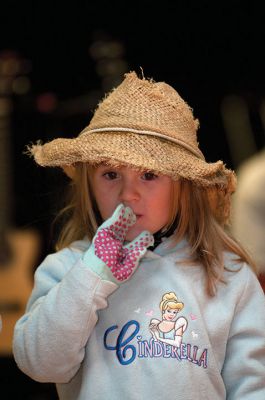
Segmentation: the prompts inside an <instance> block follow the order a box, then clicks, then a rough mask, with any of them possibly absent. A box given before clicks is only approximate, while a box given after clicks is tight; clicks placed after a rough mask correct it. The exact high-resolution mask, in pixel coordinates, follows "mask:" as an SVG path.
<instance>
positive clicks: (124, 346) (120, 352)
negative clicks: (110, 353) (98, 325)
mask: <svg viewBox="0 0 265 400" xmlns="http://www.w3.org/2000/svg"><path fill="white" fill-rule="evenodd" d="M133 325H134V326H135V329H134V331H133V332H132V333H131V334H130V336H129V337H128V338H127V339H125V340H124V336H125V335H126V333H127V331H128V330H129V329H130V327H131V326H133ZM116 329H118V325H113V326H111V327H110V328H108V329H107V330H106V332H105V334H104V346H105V348H106V349H107V350H116V355H117V358H118V360H119V362H120V363H121V364H122V365H127V364H131V363H132V362H133V361H134V360H135V357H136V348H135V346H133V345H132V344H128V343H129V342H131V341H132V340H133V338H134V337H135V336H136V335H137V333H138V332H139V330H140V324H139V322H137V321H134V320H132V321H128V322H127V323H126V324H125V325H124V326H123V327H122V329H121V331H120V333H119V335H118V338H117V341H116V346H110V345H108V344H107V338H108V335H109V334H110V333H111V332H112V331H114V330H116ZM128 350H131V357H130V358H128V359H127V360H126V355H127V354H128V353H127V351H128Z"/></svg>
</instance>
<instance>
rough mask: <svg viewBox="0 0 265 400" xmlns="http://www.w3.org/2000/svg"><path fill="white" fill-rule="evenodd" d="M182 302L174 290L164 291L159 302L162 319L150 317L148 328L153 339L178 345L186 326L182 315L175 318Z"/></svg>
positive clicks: (181, 307) (186, 322)
mask: <svg viewBox="0 0 265 400" xmlns="http://www.w3.org/2000/svg"><path fill="white" fill-rule="evenodd" d="M183 307H184V304H183V303H182V302H180V301H178V298H177V296H176V294H175V293H174V292H170V293H166V294H164V295H163V297H162V301H161V302H160V310H161V312H162V321H160V320H158V319H151V321H150V325H149V329H150V331H151V333H152V335H153V338H154V340H159V341H160V342H163V343H166V344H170V345H171V346H175V347H177V348H178V347H180V345H181V342H182V336H183V333H184V332H185V330H186V329H187V326H188V321H187V320H186V318H184V317H179V318H177V315H178V312H179V311H181V310H182V309H183Z"/></svg>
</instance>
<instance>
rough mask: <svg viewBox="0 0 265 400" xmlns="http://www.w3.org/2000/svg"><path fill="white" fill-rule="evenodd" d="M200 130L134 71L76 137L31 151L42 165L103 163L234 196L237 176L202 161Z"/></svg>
mask: <svg viewBox="0 0 265 400" xmlns="http://www.w3.org/2000/svg"><path fill="white" fill-rule="evenodd" d="M198 125H199V123H198V120H196V119H194V117H193V113H192V110H191V108H190V107H189V106H188V105H187V104H186V103H185V102H184V100H183V99H182V98H181V97H180V96H179V94H178V93H177V92H176V91H175V90H174V89H173V88H172V87H171V86H169V85H168V84H166V83H163V82H154V81H152V80H147V79H144V78H143V79H139V78H138V77H137V75H136V74H135V72H131V73H128V74H126V75H125V79H124V80H123V82H122V83H121V84H120V85H119V86H118V87H117V88H116V89H114V90H113V91H112V92H111V93H110V94H109V95H108V96H106V97H105V98H104V99H103V101H102V102H101V103H100V104H99V105H98V108H97V109H96V111H95V113H94V116H93V118H92V119H91V121H90V123H89V125H88V126H87V127H86V128H85V129H84V130H83V131H82V132H81V133H80V135H79V136H78V137H77V138H74V139H55V140H53V141H51V142H49V143H46V144H44V145H41V144H40V143H38V144H37V145H33V146H31V147H30V148H29V151H30V153H31V154H32V155H33V156H34V158H35V161H36V162H37V163H38V164H39V165H42V166H60V167H62V168H67V166H69V165H70V166H72V165H74V164H75V163H76V162H88V163H91V164H98V163H101V162H104V163H107V164H109V165H112V166H121V165H127V166H131V167H133V168H137V169H141V170H151V171H153V172H156V173H160V174H164V175H168V176H170V177H172V178H173V179H178V178H180V177H182V178H185V179H188V180H191V181H193V182H194V183H195V184H197V185H198V186H201V187H207V188H209V187H214V186H216V187H219V188H221V189H225V190H227V191H229V192H232V191H234V189H235V175H234V173H233V172H232V171H230V170H228V169H226V168H225V166H224V164H223V162H222V161H218V162H216V163H207V162H206V161H205V160H204V157H203V154H202V153H201V151H200V149H199V146H198V142H197V129H198Z"/></svg>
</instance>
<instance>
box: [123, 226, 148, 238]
mask: <svg viewBox="0 0 265 400" xmlns="http://www.w3.org/2000/svg"><path fill="white" fill-rule="evenodd" d="M144 230H146V229H140V228H136V227H135V228H131V229H130V230H129V231H128V233H127V235H126V238H125V240H126V241H127V242H131V241H132V240H134V239H136V238H137V236H139V235H140V234H141V233H142V232H143V231H144Z"/></svg>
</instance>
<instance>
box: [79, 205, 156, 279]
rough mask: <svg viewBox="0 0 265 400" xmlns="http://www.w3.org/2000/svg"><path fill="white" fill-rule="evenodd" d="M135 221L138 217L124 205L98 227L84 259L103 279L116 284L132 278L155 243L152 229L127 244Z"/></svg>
mask: <svg viewBox="0 0 265 400" xmlns="http://www.w3.org/2000/svg"><path fill="white" fill-rule="evenodd" d="M135 222H136V216H135V215H134V213H133V211H132V210H131V208H130V207H125V206H124V205H123V204H120V205H119V206H118V207H117V208H116V210H115V211H114V213H113V215H112V216H111V217H110V218H109V219H108V220H107V221H105V222H104V223H103V224H102V225H101V226H100V227H99V228H98V230H97V232H96V234H95V237H94V239H93V241H92V244H91V246H90V247H89V249H88V250H87V251H86V253H85V254H84V257H83V260H84V262H85V264H86V265H87V266H88V267H89V268H90V269H91V270H93V271H94V272H95V273H96V274H98V275H100V276H101V277H102V278H103V279H107V280H111V281H112V282H115V283H122V282H124V281H126V280H128V279H129V278H130V277H131V275H132V274H133V273H134V271H135V270H136V269H137V267H138V265H139V261H140V259H141V258H142V257H143V256H144V254H145V253H146V250H147V248H148V247H149V246H151V245H153V243H154V239H153V236H152V235H151V234H150V233H149V232H148V231H143V232H142V233H141V234H140V235H139V236H137V238H135V239H134V240H133V241H132V242H129V243H126V244H125V243H124V241H125V237H126V234H127V232H128V230H129V228H130V227H131V226H132V225H134V224H135Z"/></svg>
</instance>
